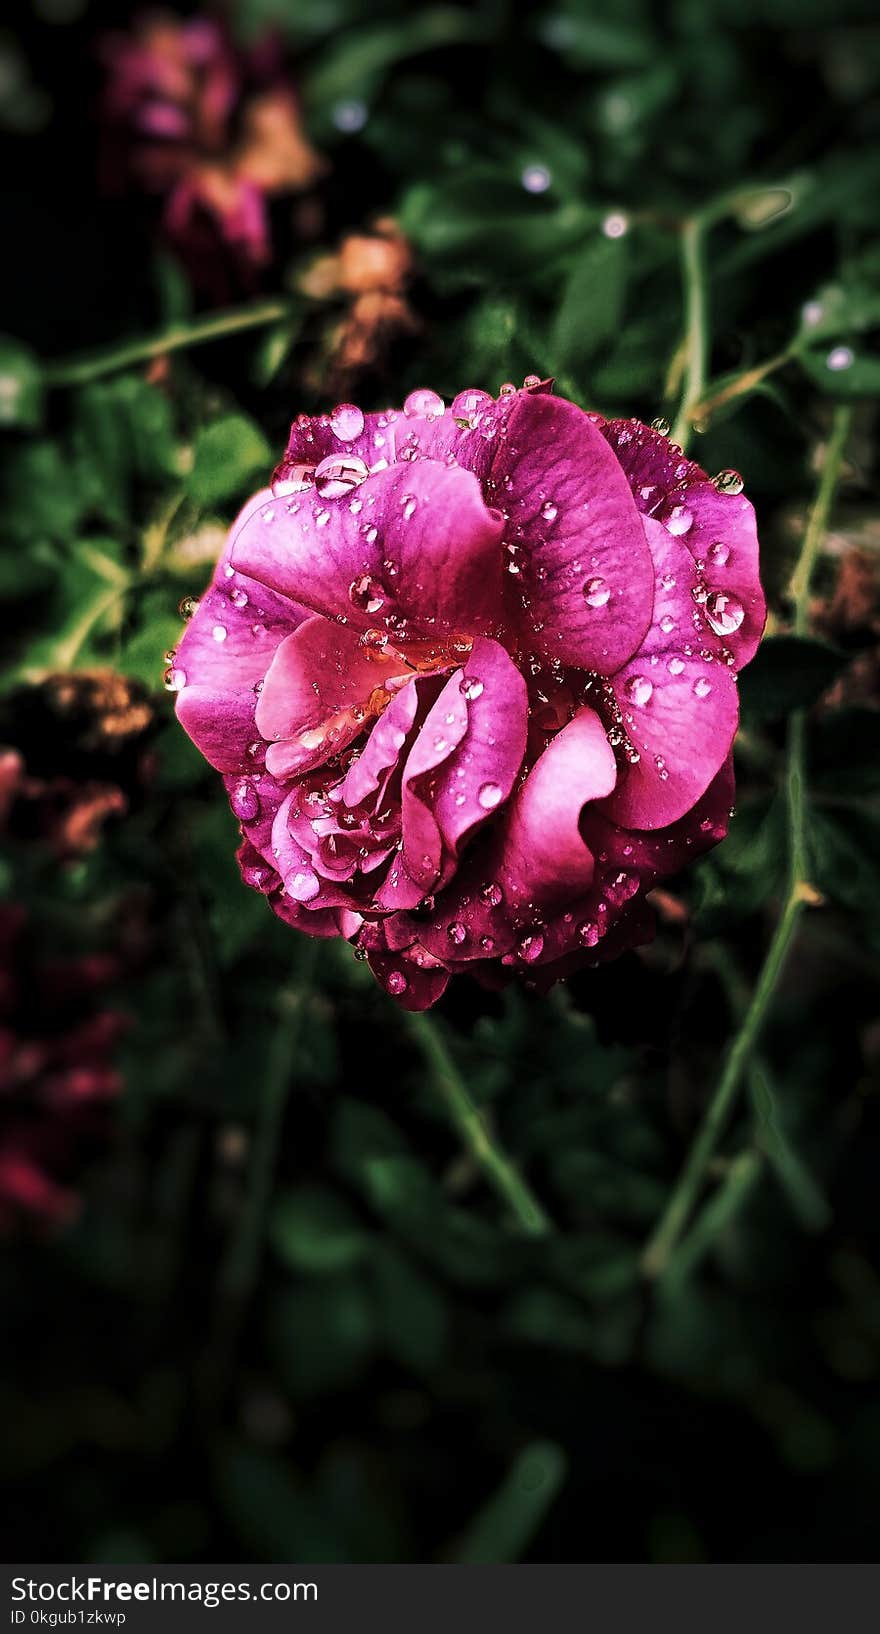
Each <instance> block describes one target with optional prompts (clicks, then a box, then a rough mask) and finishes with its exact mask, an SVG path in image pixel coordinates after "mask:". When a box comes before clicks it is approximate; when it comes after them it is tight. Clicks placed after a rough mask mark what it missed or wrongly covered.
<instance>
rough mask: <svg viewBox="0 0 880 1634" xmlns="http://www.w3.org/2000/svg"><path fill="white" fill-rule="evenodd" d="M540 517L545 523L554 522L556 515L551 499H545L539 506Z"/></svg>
mask: <svg viewBox="0 0 880 1634" xmlns="http://www.w3.org/2000/svg"><path fill="white" fill-rule="evenodd" d="M541 515H542V517H543V518H544V521H545V522H555V521H556V517H557V515H558V511H557V507H556V506H555V505H554V503H553V501H552V499H546V500H545V501H544V503H543V505H542V506H541Z"/></svg>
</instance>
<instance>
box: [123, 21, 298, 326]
mask: <svg viewBox="0 0 880 1634" xmlns="http://www.w3.org/2000/svg"><path fill="white" fill-rule="evenodd" d="M101 54H102V57H103V61H104V68H105V73H106V82H105V86H104V93H103V103H102V110H101V111H102V119H103V126H104V137H105V141H104V155H103V168H104V175H105V181H106V183H107V186H108V187H109V188H110V189H111V190H112V191H114V192H125V191H130V190H131V189H132V188H134V189H136V190H139V191H143V192H145V193H149V194H153V195H155V196H157V197H159V198H161V199H162V201H163V216H162V228H163V232H164V236H165V238H166V239H167V240H168V242H169V244H170V245H171V247H172V248H173V249H174V250H175V251H176V252H177V254H178V255H179V257H180V259H181V260H182V261H183V262H184V264H185V265H186V267H187V270H188V271H189V274H190V277H191V278H192V279H193V282H194V283H195V284H196V286H197V287H198V288H199V289H201V290H202V291H203V292H204V293H205V294H206V295H207V296H208V297H209V298H210V299H213V300H220V301H222V300H225V299H228V298H230V297H231V296H232V295H234V294H235V293H236V292H238V291H242V290H244V291H247V290H249V289H252V288H254V287H255V286H256V284H257V282H258V281H259V274H260V272H261V270H262V269H263V268H264V267H265V266H266V265H267V264H268V263H269V261H270V259H271V255H272V243H271V223H270V218H269V201H270V200H271V199H272V198H275V197H276V196H278V195H281V194H285V193H298V192H301V191H302V190H303V189H304V188H307V187H309V186H311V185H312V183H313V182H314V181H315V180H316V179H317V177H318V176H319V175H320V174H321V173H322V171H323V170H324V168H325V167H324V162H323V160H322V159H321V158H320V157H319V155H318V154H316V152H315V151H314V149H313V148H312V147H311V145H310V144H309V142H308V139H307V137H306V135H305V132H304V130H303V127H302V122H301V119H300V114H299V107H298V104H297V100H296V97H295V95H294V93H293V89H292V87H291V85H290V83H289V81H288V79H287V77H286V75H285V72H284V66H283V62H282V58H281V52H280V50H279V48H278V45H277V42H276V40H275V38H274V37H273V36H267V37H265V38H264V39H263V40H261V41H259V42H258V43H257V44H256V45H255V46H254V47H252V48H251V49H250V50H249V51H239V50H237V49H236V48H235V47H234V46H233V44H232V41H231V39H230V38H229V36H228V34H227V32H226V30H225V28H224V27H223V26H222V25H221V24H220V23H218V22H216V21H215V20H213V19H212V18H210V17H193V18H190V19H188V20H186V21H181V20H180V19H179V18H176V17H173V16H170V15H168V14H165V13H162V12H156V13H152V14H150V15H146V16H144V17H142V18H141V19H140V20H139V21H137V22H136V23H135V25H134V27H133V29H132V30H131V32H130V33H127V34H124V33H113V34H110V35H108V36H107V37H106V38H105V39H104V40H103V41H102V44H101Z"/></svg>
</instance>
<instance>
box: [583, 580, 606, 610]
mask: <svg viewBox="0 0 880 1634" xmlns="http://www.w3.org/2000/svg"><path fill="white" fill-rule="evenodd" d="M610 597H611V591H610V590H609V588H608V586H607V584H606V583H605V580H604V579H587V582H586V584H585V585H584V601H585V602H586V604H587V606H588V607H605V606H606V605H607V603H608V601H609V600H610Z"/></svg>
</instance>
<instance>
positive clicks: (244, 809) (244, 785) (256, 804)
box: [229, 777, 260, 823]
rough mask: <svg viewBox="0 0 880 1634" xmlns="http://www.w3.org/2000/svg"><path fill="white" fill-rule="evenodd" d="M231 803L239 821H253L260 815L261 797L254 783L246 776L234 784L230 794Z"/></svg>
mask: <svg viewBox="0 0 880 1634" xmlns="http://www.w3.org/2000/svg"><path fill="white" fill-rule="evenodd" d="M229 804H230V805H231V807H232V810H233V812H234V813H235V815H236V817H237V818H238V820H239V822H242V823H251V822H253V820H254V818H255V817H257V816H259V812H260V797H259V795H258V794H257V791H256V789H255V788H254V785H253V783H249V782H248V780H247V778H246V777H243V778H242V780H241V782H240V783H236V784H235V785H234V787H233V790H232V793H231V794H230V796H229Z"/></svg>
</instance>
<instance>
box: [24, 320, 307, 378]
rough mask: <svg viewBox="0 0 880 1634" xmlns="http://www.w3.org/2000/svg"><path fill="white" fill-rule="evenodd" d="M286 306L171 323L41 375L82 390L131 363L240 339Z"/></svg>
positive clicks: (53, 365)
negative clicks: (154, 332) (234, 337)
mask: <svg viewBox="0 0 880 1634" xmlns="http://www.w3.org/2000/svg"><path fill="white" fill-rule="evenodd" d="M288 311H289V303H288V302H287V301H283V300H278V299H275V300H268V301H260V302H258V303H257V304H256V305H254V306H243V307H236V308H234V309H232V310H231V311H228V312H213V313H210V314H209V315H208V316H207V317H203V318H193V319H192V321H191V322H189V323H175V324H172V326H171V327H170V328H169V329H165V330H163V331H162V333H160V334H158V335H146V336H142V337H141V338H140V339H139V340H130V341H126V342H125V343H124V344H123V345H121V346H110V347H107V348H106V349H104V350H103V351H100V352H89V353H84V354H83V356H81V357H72V358H67V359H64V360H62V361H61V362H60V363H53V364H50V365H49V366H48V368H47V369H46V370H45V372H44V376H43V378H44V381H45V383H46V385H47V386H83V385H85V384H86V383H87V382H88V381H89V380H99V379H100V378H101V377H102V375H105V374H113V373H114V372H115V371H116V370H117V369H128V368H131V366H132V365H133V364H135V363H147V362H149V360H150V359H151V358H154V357H162V356H164V355H165V354H166V353H167V352H181V351H183V350H185V348H187V347H189V346H203V345H204V344H205V343H206V342H207V341H211V340H221V339H223V338H224V337H225V336H227V335H240V334H242V333H244V332H245V331H246V330H248V329H259V328H262V327H263V326H265V325H266V324H268V323H277V322H279V321H280V320H281V319H282V318H284V317H285V316H286V315H287V312H288Z"/></svg>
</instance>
